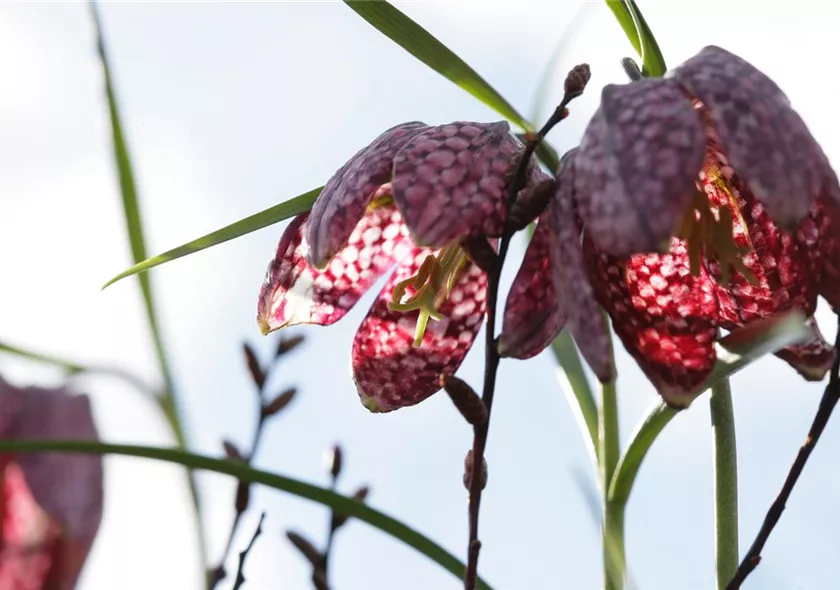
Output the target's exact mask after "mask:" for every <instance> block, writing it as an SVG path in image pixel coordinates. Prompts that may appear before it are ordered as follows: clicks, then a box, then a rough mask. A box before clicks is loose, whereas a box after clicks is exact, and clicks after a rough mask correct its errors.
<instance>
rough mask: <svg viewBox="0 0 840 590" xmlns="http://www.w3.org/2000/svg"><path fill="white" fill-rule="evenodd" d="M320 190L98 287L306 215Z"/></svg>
mask: <svg viewBox="0 0 840 590" xmlns="http://www.w3.org/2000/svg"><path fill="white" fill-rule="evenodd" d="M322 188H323V187H318V188H316V189H312V190H311V191H308V192H305V193H303V194H301V195H298V196H296V197H295V198H293V199H289V200H288V201H283V202H282V203H280V204H279V205H274V206H273V207H269V208H268V209H265V210H263V211H260V212H259V213H255V214H253V215H250V216H248V217H246V218H245V219H240V220H239V221H237V222H235V223H231V224H230V225H227V226H225V227H223V228H222V229H218V230H216V231H214V232H211V233H209V234H207V235H206V236H202V237H200V238H197V239H195V240H193V241H192V242H188V243H186V244H184V245H183V246H178V247H177V248H173V249H172V250H167V251H166V252H164V253H163V254H159V255H157V256H153V257H152V258H149V259H148V260H144V261H142V262H140V263H139V264H135V265H134V266H132V267H131V268H129V269H128V270H125V271H123V272H121V273H120V274H118V275H117V276H115V277H114V278H112V279H111V280H110V281H108V282H107V283H105V284H104V285H103V286H102V288H103V289H104V288H106V287H108V286H110V285H113V284H114V283H116V282H117V281H119V280H122V279H124V278H126V277H130V276H131V275H134V274H137V273H142V272H143V271H146V270H149V269H150V268H154V267H156V266H160V265H161V264H163V263H165V262H170V261H172V260H175V259H177V258H181V257H182V256H187V255H189V254H194V253H195V252H199V251H201V250H204V249H206V248H210V247H212V246H217V245H219V244H222V243H224V242H227V241H228V240H232V239H234V238H238V237H240V236H244V235H245V234H249V233H251V232H254V231H257V230H258V229H263V228H264V227H268V226H269V225H273V224H275V223H279V222H281V221H283V220H284V219H289V218H290V217H294V216H295V215H299V214H301V213H306V212H307V211H309V210H310V209H311V208H312V203H314V202H315V197H317V196H318V195H319V194H320V192H321V189H322ZM142 276H143V275H141V277H142Z"/></svg>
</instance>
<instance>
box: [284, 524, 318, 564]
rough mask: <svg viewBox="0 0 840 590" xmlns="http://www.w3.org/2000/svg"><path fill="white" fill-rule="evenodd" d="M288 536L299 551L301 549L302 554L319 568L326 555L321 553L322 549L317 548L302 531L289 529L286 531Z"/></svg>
mask: <svg viewBox="0 0 840 590" xmlns="http://www.w3.org/2000/svg"><path fill="white" fill-rule="evenodd" d="M286 537H287V538H288V539H289V541H291V542H292V545H294V546H295V547H296V548H297V550H298V551H300V553H301V555H303V556H304V557H305V558H306V559H307V561H309V563H310V564H312V566H313V567H315V568H318V567H320V565H321V562H322V561H323V559H324V556H323V555H322V554H321V552H320V551H318V550H317V549H315V545H313V544H312V543H311V542H310V541H309V540H308V539H307V538H305V537H304V536H303V535H301V534H300V533H296V532H295V531H292V530H288V531H286Z"/></svg>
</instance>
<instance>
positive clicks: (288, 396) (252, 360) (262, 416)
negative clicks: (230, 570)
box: [208, 336, 302, 590]
mask: <svg viewBox="0 0 840 590" xmlns="http://www.w3.org/2000/svg"><path fill="white" fill-rule="evenodd" d="M301 341H302V337H300V336H298V337H292V339H290V340H281V343H280V346H279V347H278V350H277V355H276V357H275V359H273V361H272V362H271V363H270V364H269V366H268V367H266V368H264V367H262V366H261V365H260V363H259V360H258V359H257V356H256V354H255V353H254V351H253V350H252V349H251V347H250V346H248V344H244V345H243V352H244V354H245V363H246V366H247V367H248V372H249V374H250V375H251V379H252V381H253V382H254V386H255V390H256V394H257V424H256V426H255V427H254V434H253V437H252V439H251V446H250V448H249V450H248V452H247V453H244V452H241V451H239V450H238V449H236V447H234V446H233V445H232V444H231V443H229V442H227V441H225V445H224V446H225V453H226V454H227V455H228V457H229V458H235V459H238V460H241V461H243V462H245V463H247V464H248V465H250V464H251V463H252V462H253V460H254V456H255V455H256V454H257V450H258V449H259V446H260V442H261V441H262V435H263V427H264V426H265V423H266V421H267V420H268V418H270V417H271V416H273V415H275V414H277V413H278V412H280V411H282V410H283V409H284V408H285V407H286V406H287V405H288V404H289V402H291V401H292V399H293V398H294V396H295V393H296V390H295V389H294V388H290V389H287V390H285V391H284V392H282V393H281V394H280V395H278V396H276V397H275V398H273V399H268V398H267V397H266V393H265V384H266V382H267V381H268V377H269V375H270V373H271V371H272V369H273V368H274V367H275V366H276V361H277V360H278V359H279V358H281V357H282V356H283V355H284V354H286V353H287V352H289V351H291V350H292V349H293V348H295V347H296V346H297V345H298V344H299V343H300V342H301ZM289 342H291V345H289ZM284 343H285V345H284ZM231 447H232V448H233V450H235V453H233V452H232V449H231ZM250 501H251V484H249V483H246V482H243V481H240V482H239V483H238V485H237V487H236V497H235V500H234V508H235V510H236V513H235V515H234V517H233V523H232V524H231V527H230V532H229V533H228V538H227V543H225V550H224V552H223V553H222V557H221V559H220V560H219V562H218V564H217V565H216V567H215V568H213V569H212V570H211V571H210V573H209V576H208V582H209V589H210V590H213V588H215V587H216V585H217V584H218V583H219V582H221V581H222V580H224V579H225V577H226V576H227V572H226V571H225V562H226V561H227V559H228V556H229V555H230V552H231V549H232V547H233V541H234V538H235V537H236V532H237V530H238V529H239V523H240V521H241V520H242V515H243V514H244V513H245V511H246V510H247V509H248V505H249V504H250Z"/></svg>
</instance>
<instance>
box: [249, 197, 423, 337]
mask: <svg viewBox="0 0 840 590" xmlns="http://www.w3.org/2000/svg"><path fill="white" fill-rule="evenodd" d="M307 224H308V219H307V215H306V214H304V215H300V216H298V217H297V218H295V219H294V221H292V223H291V224H289V226H288V227H287V228H286V231H285V232H284V233H283V237H282V239H281V240H280V244H279V245H278V246H277V251H276V253H275V257H274V259H273V260H272V261H271V263H270V264H269V266H268V271H267V272H266V277H265V281H264V282H263V286H262V289H261V290H260V296H259V302H258V304H257V321H258V323H259V325H260V328H261V329H262V331H263V333H266V334H267V333H268V332H272V331H274V330H279V329H280V328H285V327H288V326H295V325H298V324H318V325H322V326H326V325H329V324H332V323H335V322H337V321H338V320H340V319H341V318H342V317H344V315H345V314H346V313H347V312H348V311H350V309H351V308H352V307H353V306H354V305H355V304H356V302H357V301H358V300H359V299H360V298H361V297H362V295H364V294H365V293H366V292H367V290H368V289H369V288H370V286H371V285H372V284H373V283H375V282H376V280H377V279H378V278H379V277H381V276H382V275H383V274H385V272H387V270H388V269H389V268H391V266H392V265H393V264H394V262H395V261H396V260H399V259H400V258H402V257H403V256H404V255H405V254H406V253H407V252H408V250H409V248H410V244H409V241H408V232H407V231H406V229H405V225H404V224H403V222H402V218H401V217H400V214H399V212H397V210H396V208H395V207H394V206H393V205H382V206H380V207H377V208H375V209H373V210H372V211H370V212H369V213H368V214H367V215H365V216H364V217H363V218H362V219H361V221H359V224H358V225H357V226H356V228H355V229H354V230H353V233H352V234H350V236H349V238H348V240H347V242H346V244H345V246H344V248H342V249H341V250H340V251H339V252H338V253H337V254H336V255H335V257H333V259H332V260H330V261H329V263H328V264H327V267H326V268H325V269H324V270H318V269H317V268H314V267H313V266H312V265H311V264H309V262H307V260H306V254H307V251H308V248H307V242H306V239H305V238H304V236H305V235H306V226H307Z"/></svg>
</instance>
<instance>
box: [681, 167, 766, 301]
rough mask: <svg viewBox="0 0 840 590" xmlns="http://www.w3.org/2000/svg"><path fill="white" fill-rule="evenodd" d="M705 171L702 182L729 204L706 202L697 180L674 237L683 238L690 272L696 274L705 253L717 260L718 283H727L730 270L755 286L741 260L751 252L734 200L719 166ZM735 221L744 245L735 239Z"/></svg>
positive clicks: (701, 187) (745, 229)
mask: <svg viewBox="0 0 840 590" xmlns="http://www.w3.org/2000/svg"><path fill="white" fill-rule="evenodd" d="M705 174H706V178H705V181H704V182H705V184H706V185H707V186H708V185H711V186H712V187H714V189H715V190H717V191H718V192H719V193H720V194H722V195H724V196H725V197H726V198H727V200H728V201H729V205H730V206H727V205H726V204H722V205H717V204H715V203H712V202H710V200H709V196H708V195H707V194H706V191H705V190H704V189H703V186H701V185H700V183H698V186H697V191H696V192H695V194H694V198H693V199H692V202H691V206H690V207H689V210H688V212H687V213H686V216H685V217H684V218H683V221H682V223H681V225H680V227H679V230H678V232H677V237H680V238H682V239H684V240H685V241H686V244H687V247H688V260H689V268H690V270H691V274H692V275H694V276H697V275H698V274H700V261H701V260H702V258H703V256H705V257H707V258H710V259H714V260H717V261H718V262H719V264H720V282H721V284H723V285H728V284H729V279H730V277H731V273H732V271H734V272H735V273H737V274H740V275H741V276H743V277H744V278H745V279H746V280H747V282H749V283H750V284H752V285H757V284H758V280H757V279H756V277H755V275H754V274H753V273H752V272H751V271H750V269H749V268H747V266H746V265H745V264H744V261H743V256H744V255H746V254H749V253H750V252H752V251H753V245H752V241H751V240H750V236H749V232H748V231H747V225H746V222H745V221H744V218H743V216H742V215H741V210H740V208H739V206H738V202H737V200H736V199H735V196H734V195H733V194H732V191H731V190H730V189H729V185H728V182H727V180H726V179H724V178H723V175H722V174H721V171H720V169H719V168H717V167H708V168H706V170H705ZM733 213H734V216H733ZM736 222H737V223H738V224H739V225H740V227H742V228H743V229H744V233H745V236H746V241H747V245H746V246H739V245H738V244H737V243H736V242H735V238H734V236H733V230H734V228H735V223H736Z"/></svg>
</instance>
